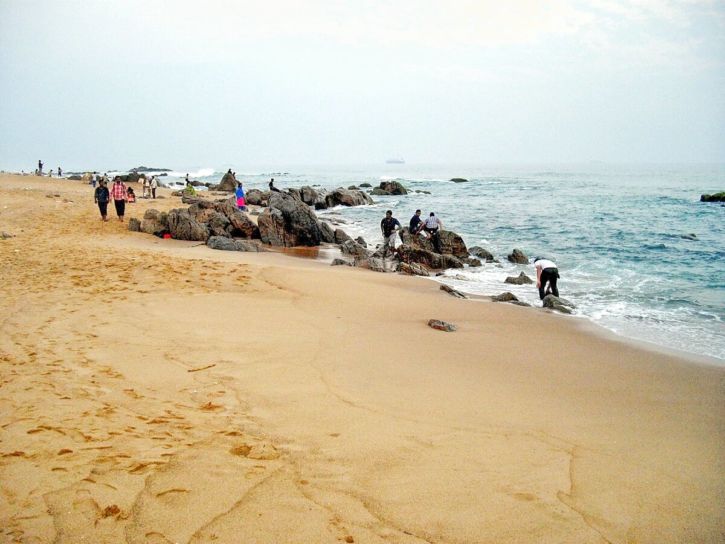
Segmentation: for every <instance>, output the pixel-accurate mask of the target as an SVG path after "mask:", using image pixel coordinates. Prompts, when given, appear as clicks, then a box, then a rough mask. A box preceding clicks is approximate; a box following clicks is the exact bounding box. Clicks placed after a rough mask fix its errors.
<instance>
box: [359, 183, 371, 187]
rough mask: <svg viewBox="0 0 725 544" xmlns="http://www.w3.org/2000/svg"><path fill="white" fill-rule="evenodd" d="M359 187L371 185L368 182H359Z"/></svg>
mask: <svg viewBox="0 0 725 544" xmlns="http://www.w3.org/2000/svg"><path fill="white" fill-rule="evenodd" d="M360 187H372V185H370V184H369V183H361V184H360Z"/></svg>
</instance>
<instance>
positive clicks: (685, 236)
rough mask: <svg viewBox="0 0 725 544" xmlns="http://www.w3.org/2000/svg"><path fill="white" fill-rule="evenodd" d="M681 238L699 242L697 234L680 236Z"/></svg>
mask: <svg viewBox="0 0 725 544" xmlns="http://www.w3.org/2000/svg"><path fill="white" fill-rule="evenodd" d="M680 238H682V239H684V240H697V234H695V233H694V232H691V233H690V234H680Z"/></svg>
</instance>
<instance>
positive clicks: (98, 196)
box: [93, 181, 111, 221]
mask: <svg viewBox="0 0 725 544" xmlns="http://www.w3.org/2000/svg"><path fill="white" fill-rule="evenodd" d="M110 198H111V196H110V193H109V192H108V187H106V184H105V183H104V182H103V181H101V184H100V185H99V186H98V187H96V190H95V192H94V193H93V200H94V202H95V203H96V204H98V209H99V210H100V212H101V221H108V200H109V199H110Z"/></svg>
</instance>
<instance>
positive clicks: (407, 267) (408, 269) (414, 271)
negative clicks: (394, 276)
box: [398, 263, 430, 276]
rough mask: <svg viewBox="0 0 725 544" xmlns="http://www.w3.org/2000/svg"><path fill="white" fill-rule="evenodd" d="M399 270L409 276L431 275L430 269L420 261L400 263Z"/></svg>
mask: <svg viewBox="0 0 725 544" xmlns="http://www.w3.org/2000/svg"><path fill="white" fill-rule="evenodd" d="M398 271H399V272H401V273H402V274H408V275H409V276H430V270H428V269H427V268H426V267H425V266H424V265H422V264H418V263H410V264H408V263H400V267H399V268H398Z"/></svg>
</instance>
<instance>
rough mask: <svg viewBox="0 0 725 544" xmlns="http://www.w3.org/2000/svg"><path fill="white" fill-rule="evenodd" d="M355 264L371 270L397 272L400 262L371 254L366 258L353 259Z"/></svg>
mask: <svg viewBox="0 0 725 544" xmlns="http://www.w3.org/2000/svg"><path fill="white" fill-rule="evenodd" d="M355 266H359V267H362V268H369V269H370V270H372V271H373V272H397V271H398V267H399V266H400V263H399V262H398V260H397V259H385V258H383V257H381V256H377V255H372V256H370V257H368V258H367V259H361V260H357V259H356V260H355Z"/></svg>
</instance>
